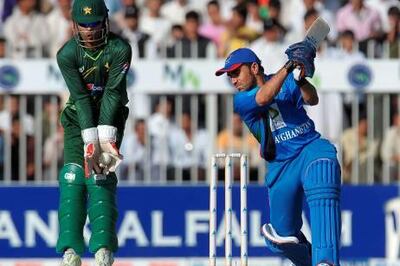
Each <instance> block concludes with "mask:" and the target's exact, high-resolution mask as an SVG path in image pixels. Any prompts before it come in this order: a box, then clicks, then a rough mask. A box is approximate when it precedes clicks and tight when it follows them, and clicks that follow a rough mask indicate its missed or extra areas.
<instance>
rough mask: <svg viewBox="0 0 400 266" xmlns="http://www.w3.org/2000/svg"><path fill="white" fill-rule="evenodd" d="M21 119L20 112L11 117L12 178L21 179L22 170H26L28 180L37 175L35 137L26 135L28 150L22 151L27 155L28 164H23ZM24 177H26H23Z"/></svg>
mask: <svg viewBox="0 0 400 266" xmlns="http://www.w3.org/2000/svg"><path fill="white" fill-rule="evenodd" d="M20 137H21V120H20V119H19V114H16V115H14V116H12V118H11V179H12V180H21V179H20V170H21V169H24V170H25V171H26V180H33V179H34V175H35V162H34V156H35V151H34V138H33V137H32V136H26V147H25V148H26V150H24V151H23V152H22V154H23V156H26V165H21V161H20V156H21V155H22V154H21V153H20V145H21V139H20ZM22 178H24V177H22Z"/></svg>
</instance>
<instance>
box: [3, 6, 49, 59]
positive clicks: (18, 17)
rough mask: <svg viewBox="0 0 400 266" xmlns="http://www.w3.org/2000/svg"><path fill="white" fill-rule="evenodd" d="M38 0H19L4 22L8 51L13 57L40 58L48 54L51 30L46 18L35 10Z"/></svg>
mask: <svg viewBox="0 0 400 266" xmlns="http://www.w3.org/2000/svg"><path fill="white" fill-rule="evenodd" d="M35 5H36V0H18V1H17V7H16V8H15V9H14V11H13V13H12V15H11V16H10V17H9V18H8V19H7V21H6V22H5V24H4V35H5V37H6V39H7V45H8V47H7V53H8V54H9V55H10V56H9V57H12V58H40V57H43V56H47V55H48V51H47V50H46V49H47V44H48V41H49V36H50V34H49V32H48V27H47V22H46V19H45V17H44V16H43V15H41V14H38V13H36V11H35V10H34V8H35Z"/></svg>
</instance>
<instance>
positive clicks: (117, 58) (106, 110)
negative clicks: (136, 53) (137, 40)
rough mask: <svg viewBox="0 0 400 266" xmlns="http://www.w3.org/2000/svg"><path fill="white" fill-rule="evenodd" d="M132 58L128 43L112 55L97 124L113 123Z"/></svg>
mask: <svg viewBox="0 0 400 266" xmlns="http://www.w3.org/2000/svg"><path fill="white" fill-rule="evenodd" d="M131 59H132V52H131V48H130V46H129V45H126V46H123V47H121V49H119V50H118V52H117V53H116V54H115V55H113V61H112V62H111V64H110V70H109V72H108V80H107V83H106V86H105V89H104V94H103V97H102V100H101V107H100V115H99V125H113V124H114V123H115V119H116V118H117V116H118V115H119V111H120V109H121V106H124V105H125V104H126V103H125V102H123V98H124V95H126V74H127V72H128V70H129V67H130V63H131Z"/></svg>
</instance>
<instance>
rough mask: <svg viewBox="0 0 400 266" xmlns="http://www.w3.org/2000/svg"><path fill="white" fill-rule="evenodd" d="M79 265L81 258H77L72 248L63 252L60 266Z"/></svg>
mask: <svg viewBox="0 0 400 266" xmlns="http://www.w3.org/2000/svg"><path fill="white" fill-rule="evenodd" d="M81 264H82V261H81V257H79V255H78V254H76V253H75V251H74V250H73V249H72V248H69V249H67V250H66V251H65V252H64V255H63V260H62V262H61V266H81Z"/></svg>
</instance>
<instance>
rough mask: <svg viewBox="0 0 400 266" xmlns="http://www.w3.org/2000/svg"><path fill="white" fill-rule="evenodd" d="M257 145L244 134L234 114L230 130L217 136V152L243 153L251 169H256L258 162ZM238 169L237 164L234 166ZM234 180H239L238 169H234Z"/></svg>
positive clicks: (248, 135) (240, 122)
mask: <svg viewBox="0 0 400 266" xmlns="http://www.w3.org/2000/svg"><path fill="white" fill-rule="evenodd" d="M258 147H259V145H258V142H257V140H256V139H255V138H254V137H253V136H252V135H251V134H247V135H246V134H245V132H244V129H243V123H242V120H241V119H240V116H239V115H238V114H236V113H234V114H233V118H232V129H229V128H225V129H224V130H222V131H221V132H219V133H218V136H217V150H218V152H223V153H231V152H245V153H248V154H249V161H250V166H251V167H253V168H254V167H256V166H257V165H258V163H259V162H260V156H259V148H258ZM235 167H236V168H237V167H239V164H235ZM234 173H235V178H236V179H239V178H240V176H239V173H240V171H239V169H235V171H234Z"/></svg>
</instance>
